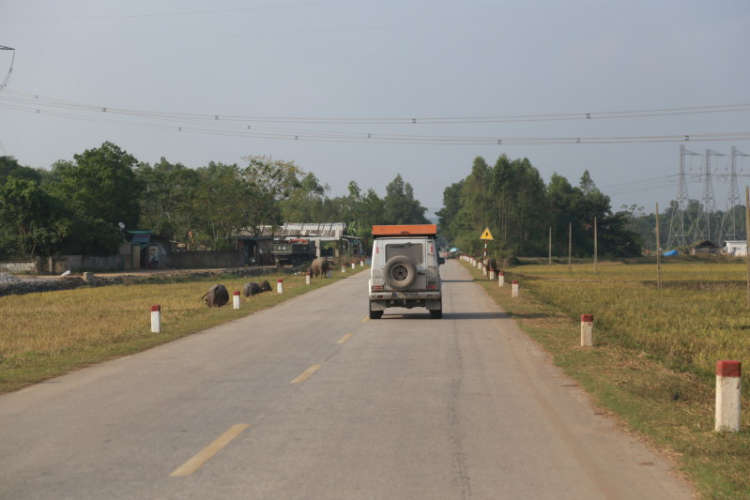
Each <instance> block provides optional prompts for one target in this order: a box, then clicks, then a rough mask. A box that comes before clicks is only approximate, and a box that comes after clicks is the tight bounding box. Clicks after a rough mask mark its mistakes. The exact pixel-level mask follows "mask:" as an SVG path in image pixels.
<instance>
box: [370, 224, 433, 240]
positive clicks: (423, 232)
mask: <svg viewBox="0 0 750 500" xmlns="http://www.w3.org/2000/svg"><path fill="white" fill-rule="evenodd" d="M435 235H437V224H397V225H391V226H372V237H373V238H383V237H387V236H435Z"/></svg>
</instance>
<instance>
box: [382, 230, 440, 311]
mask: <svg viewBox="0 0 750 500" xmlns="http://www.w3.org/2000/svg"><path fill="white" fill-rule="evenodd" d="M436 233H437V226H436V225H435V224H411V225H398V226H373V227H372V235H373V238H374V240H373V245H372V268H371V269H370V282H369V287H370V288H369V292H370V319H379V318H380V317H381V316H383V312H384V311H385V310H386V309H387V308H388V307H406V308H408V309H411V308H413V307H425V308H427V309H428V310H429V311H430V316H432V317H433V318H436V319H437V318H442V317H443V299H442V293H441V283H440V269H439V266H440V264H442V263H443V262H444V261H443V259H441V258H440V257H439V256H438V248H437V242H436V241H435V237H436Z"/></svg>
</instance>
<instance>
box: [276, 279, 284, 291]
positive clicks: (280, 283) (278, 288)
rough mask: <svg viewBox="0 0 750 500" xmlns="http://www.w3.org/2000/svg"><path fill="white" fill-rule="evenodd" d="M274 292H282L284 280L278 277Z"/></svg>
mask: <svg viewBox="0 0 750 500" xmlns="http://www.w3.org/2000/svg"><path fill="white" fill-rule="evenodd" d="M276 292H277V293H284V280H283V279H281V278H279V279H278V281H277V282H276Z"/></svg>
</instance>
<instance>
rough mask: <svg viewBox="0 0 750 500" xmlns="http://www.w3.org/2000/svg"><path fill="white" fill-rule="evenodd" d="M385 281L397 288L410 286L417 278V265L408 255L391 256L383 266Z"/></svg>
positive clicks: (401, 288)
mask: <svg viewBox="0 0 750 500" xmlns="http://www.w3.org/2000/svg"><path fill="white" fill-rule="evenodd" d="M383 274H384V275H385V282H386V283H387V284H388V285H389V286H390V287H391V288H395V289H397V290H403V289H404V288H408V287H410V286H411V285H412V283H414V281H415V280H416V279H417V266H415V265H414V263H413V262H412V261H411V259H410V258H409V257H407V256H406V255H396V256H395V257H391V258H390V259H389V260H388V262H386V263H385V266H384V267H383Z"/></svg>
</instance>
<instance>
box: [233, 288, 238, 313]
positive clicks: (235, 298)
mask: <svg viewBox="0 0 750 500" xmlns="http://www.w3.org/2000/svg"><path fill="white" fill-rule="evenodd" d="M232 304H233V305H234V308H235V309H239V308H240V292H239V291H238V290H235V291H234V299H233V302H232Z"/></svg>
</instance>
